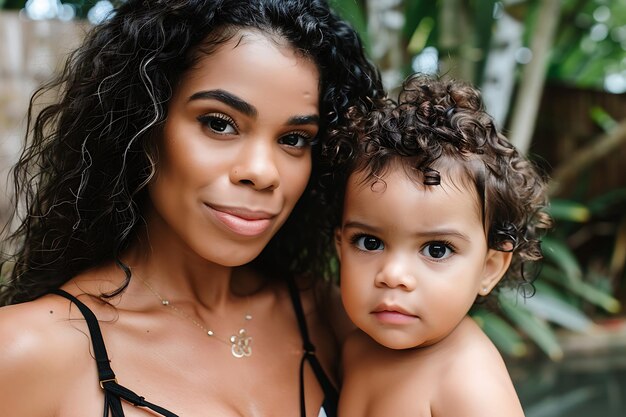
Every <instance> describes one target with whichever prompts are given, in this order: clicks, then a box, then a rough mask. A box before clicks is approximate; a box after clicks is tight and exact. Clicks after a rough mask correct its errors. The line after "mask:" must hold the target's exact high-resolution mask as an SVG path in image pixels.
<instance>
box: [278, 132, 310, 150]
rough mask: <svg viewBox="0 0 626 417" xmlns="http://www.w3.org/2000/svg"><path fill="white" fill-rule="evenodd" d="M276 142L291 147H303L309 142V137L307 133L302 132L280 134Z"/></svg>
mask: <svg viewBox="0 0 626 417" xmlns="http://www.w3.org/2000/svg"><path fill="white" fill-rule="evenodd" d="M278 143H280V144H282V145H287V146H291V147H293V148H304V147H306V146H309V145H310V144H311V137H310V136H309V135H308V134H306V135H305V134H304V133H297V132H294V133H288V134H286V135H284V136H282V137H281V138H280V139H279V140H278Z"/></svg>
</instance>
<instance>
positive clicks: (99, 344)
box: [51, 280, 339, 417]
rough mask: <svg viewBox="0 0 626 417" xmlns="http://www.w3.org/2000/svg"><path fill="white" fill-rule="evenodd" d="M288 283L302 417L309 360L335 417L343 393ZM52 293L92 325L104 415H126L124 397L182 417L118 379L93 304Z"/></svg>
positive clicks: (326, 409)
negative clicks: (298, 343) (296, 332)
mask: <svg viewBox="0 0 626 417" xmlns="http://www.w3.org/2000/svg"><path fill="white" fill-rule="evenodd" d="M288 283H289V284H288V285H289V294H290V296H291V301H292V303H293V307H294V311H295V313H296V317H297V319H298V326H299V328H300V334H301V335H302V341H303V350H304V353H303V355H302V360H301V362H300V415H301V416H302V417H306V409H305V401H304V364H305V363H306V362H308V363H309V365H310V366H311V369H312V370H313V372H314V374H315V377H316V378H317V380H318V382H319V384H320V386H321V387H322V390H323V392H324V402H323V403H322V408H321V409H320V413H319V416H327V417H335V416H336V414H337V403H338V399H339V393H338V392H337V389H336V388H335V387H334V385H333V384H332V382H331V381H330V379H329V378H328V376H327V375H326V373H325V372H324V369H323V368H322V366H321V364H320V363H319V361H318V359H317V357H316V356H315V346H314V345H313V343H311V340H310V339H309V334H308V330H307V325H306V320H305V317H304V312H303V310H302V304H301V301H300V294H299V293H298V290H297V289H296V287H295V284H294V283H293V282H292V281H291V280H288ZM51 293H53V294H57V295H60V296H61V297H64V298H67V299H68V300H70V301H71V302H72V303H74V304H76V306H77V307H78V309H79V310H80V312H81V313H82V315H83V316H84V317H85V321H86V322H87V327H88V328H89V334H90V335H91V343H92V345H93V352H94V357H95V360H96V365H97V367H98V379H99V381H100V387H101V388H102V389H103V391H104V412H103V416H104V417H109V416H111V415H112V417H124V411H123V409H122V400H124V401H126V402H128V403H130V404H132V405H133V406H135V407H145V408H149V409H150V410H152V411H154V412H155V413H157V414H160V415H161V416H163V417H178V415H177V414H174V413H172V412H171V411H168V410H166V409H165V408H163V407H159V406H158V405H156V404H153V403H151V402H149V401H146V399H145V398H144V397H142V396H140V395H138V394H136V393H135V392H133V391H131V390H129V389H128V388H126V387H124V386H123V385H120V384H119V383H118V382H117V379H116V377H115V373H114V372H113V369H111V365H110V362H111V361H110V360H109V356H108V354H107V350H106V347H105V344H104V339H103V337H102V332H101V331H100V325H99V324H98V319H97V318H96V316H95V314H94V313H93V312H92V311H91V310H90V309H89V307H87V306H86V305H85V304H83V303H82V302H81V301H80V300H78V299H77V298H76V297H74V296H73V295H71V294H69V293H67V292H66V291H63V290H60V289H57V290H53V291H51Z"/></svg>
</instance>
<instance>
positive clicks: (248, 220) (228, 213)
mask: <svg viewBox="0 0 626 417" xmlns="http://www.w3.org/2000/svg"><path fill="white" fill-rule="evenodd" d="M205 206H206V207H207V208H208V209H209V212H210V213H211V214H212V215H213V216H214V217H215V218H216V219H217V220H219V221H220V222H221V223H222V224H223V225H224V226H226V227H227V228H228V229H229V230H231V231H232V232H233V233H235V234H238V235H241V236H249V237H254V236H258V235H261V234H263V233H264V232H266V231H267V230H268V229H269V227H270V226H271V224H272V221H273V219H274V218H275V217H276V215H275V214H271V213H269V212H266V211H258V210H249V209H246V208H241V207H222V206H216V205H210V204H206V205H205Z"/></svg>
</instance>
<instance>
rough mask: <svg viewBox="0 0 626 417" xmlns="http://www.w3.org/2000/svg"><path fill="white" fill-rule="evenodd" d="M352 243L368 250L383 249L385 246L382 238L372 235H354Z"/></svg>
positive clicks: (358, 247) (363, 249) (360, 248)
mask: <svg viewBox="0 0 626 417" xmlns="http://www.w3.org/2000/svg"><path fill="white" fill-rule="evenodd" d="M352 244H353V245H354V246H356V247H357V249H359V250H362V251H366V252H371V251H381V250H383V249H384V248H385V245H384V243H383V241H382V240H380V239H378V238H377V237H374V236H370V235H355V236H354V237H352Z"/></svg>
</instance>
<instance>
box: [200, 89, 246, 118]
mask: <svg viewBox="0 0 626 417" xmlns="http://www.w3.org/2000/svg"><path fill="white" fill-rule="evenodd" d="M192 100H217V101H221V102H222V103H224V104H226V105H227V106H230V107H232V108H234V109H235V110H237V111H239V112H241V113H243V114H245V115H246V116H248V117H256V116H257V114H258V111H257V109H256V108H255V107H254V106H253V105H252V104H250V103H248V102H247V101H245V100H243V99H242V98H240V97H237V96H236V95H234V94H232V93H229V92H228V91H225V90H220V89H217V90H206V91H198V92H197V93H194V94H193V95H192V96H191V97H189V101H192Z"/></svg>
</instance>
